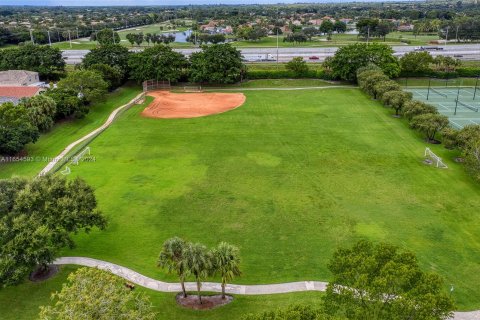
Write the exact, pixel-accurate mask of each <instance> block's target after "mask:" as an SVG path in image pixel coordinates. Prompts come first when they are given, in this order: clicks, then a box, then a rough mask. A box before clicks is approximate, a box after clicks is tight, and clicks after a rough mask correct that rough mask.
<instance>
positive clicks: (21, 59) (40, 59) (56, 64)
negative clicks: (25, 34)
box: [0, 44, 65, 80]
mask: <svg viewBox="0 0 480 320" xmlns="http://www.w3.org/2000/svg"><path fill="white" fill-rule="evenodd" d="M0 70H30V71H36V72H38V73H39V74H40V77H42V78H45V79H52V80H55V79H58V78H59V77H60V76H62V75H63V74H64V73H65V60H64V59H63V56H62V52H61V51H60V49H58V48H54V47H50V46H39V45H33V44H26V45H23V46H19V47H14V48H9V49H5V50H2V52H1V54H0Z"/></svg>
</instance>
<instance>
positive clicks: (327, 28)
mask: <svg viewBox="0 0 480 320" xmlns="http://www.w3.org/2000/svg"><path fill="white" fill-rule="evenodd" d="M333 27H334V26H333V22H332V21H330V20H323V21H322V24H321V25H320V32H322V33H323V34H330V33H332V31H333Z"/></svg>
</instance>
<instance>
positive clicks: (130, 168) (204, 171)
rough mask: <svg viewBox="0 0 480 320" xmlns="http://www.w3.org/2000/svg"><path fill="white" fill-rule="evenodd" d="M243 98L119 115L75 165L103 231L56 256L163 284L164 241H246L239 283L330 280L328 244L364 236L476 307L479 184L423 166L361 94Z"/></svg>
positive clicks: (404, 134) (453, 169) (411, 139)
mask: <svg viewBox="0 0 480 320" xmlns="http://www.w3.org/2000/svg"><path fill="white" fill-rule="evenodd" d="M245 94H246V96H247V102H246V103H245V105H244V106H242V107H240V108H238V109H236V110H233V111H230V112H227V113H224V114H220V115H214V116H209V117H204V118H196V119H176V120H157V119H145V118H141V117H140V116H139V113H140V112H141V110H142V108H141V107H135V108H134V109H131V110H129V111H128V112H126V113H125V114H124V115H122V117H121V118H120V119H119V120H118V122H116V123H115V124H113V126H112V127H110V128H109V129H108V130H107V131H105V132H104V133H103V134H102V135H101V136H100V137H98V138H97V139H96V140H94V141H93V143H92V144H91V147H92V152H93V155H94V156H95V157H96V162H95V163H82V164H81V165H80V166H79V167H75V168H73V174H72V177H75V176H77V175H79V176H81V177H83V178H85V179H86V180H87V181H88V182H89V183H91V184H92V185H93V186H94V187H95V188H96V192H97V196H98V200H99V206H100V208H101V209H102V210H103V211H104V212H105V214H107V215H108V216H109V219H110V225H109V227H108V229H107V230H106V231H103V232H97V231H95V232H93V233H91V234H90V235H87V236H85V235H83V234H82V235H79V236H78V237H77V239H76V240H77V244H78V246H77V248H76V249H75V250H71V251H70V250H69V251H64V252H63V254H64V255H78V256H89V257H94V258H99V259H104V260H107V261H111V262H115V263H119V264H121V265H125V266H128V267H130V268H133V269H135V270H136V271H138V272H141V273H143V274H145V275H149V276H153V277H157V278H159V279H167V280H174V279H175V278H172V277H169V276H167V275H165V274H163V273H162V272H160V271H159V270H158V269H157V268H156V267H155V264H156V258H157V255H158V251H159V249H160V246H161V243H162V242H163V241H164V240H165V239H167V238H168V237H171V236H174V235H178V236H181V237H185V238H186V239H188V240H191V241H200V242H203V243H205V244H207V245H210V246H213V245H215V244H217V243H218V242H220V241H228V242H231V243H234V244H237V245H238V246H239V247H240V248H241V252H242V257H243V265H242V269H243V271H244V276H243V277H242V278H240V279H238V280H237V282H239V283H275V282H284V281H295V280H308V279H310V280H313V279H316V280H328V279H329V273H328V271H327V268H326V264H327V262H328V259H330V257H331V255H332V252H333V250H334V249H335V247H337V246H338V245H347V244H351V243H352V242H354V241H356V240H358V239H361V238H369V239H373V240H384V241H390V242H393V243H396V244H399V245H401V246H403V247H405V248H407V249H410V250H413V251H414V252H415V253H416V254H417V256H418V258H419V260H420V262H421V264H422V265H423V266H424V268H426V269H427V270H434V271H437V272H439V273H441V274H442V275H443V276H444V277H445V278H446V279H447V282H448V283H449V284H450V283H452V284H454V286H455V291H454V293H453V294H454V296H455V298H456V299H457V300H458V302H459V306H460V308H473V307H475V306H476V307H478V305H477V304H476V303H477V301H478V298H479V292H478V290H477V287H476V285H475V283H478V280H480V279H479V276H478V273H476V272H475V269H476V268H478V262H477V261H478V256H479V248H480V244H479V236H478V234H479V230H480V226H479V223H478V220H479V219H478V218H479V210H478V208H479V207H480V200H479V189H478V187H477V186H476V185H475V184H474V183H473V182H472V181H471V180H470V179H469V178H468V176H467V175H466V174H465V173H464V170H463V168H462V167H461V166H460V165H457V164H455V163H453V162H452V161H449V156H450V155H451V154H450V153H449V152H447V151H445V150H444V149H443V148H442V147H441V146H434V147H433V150H434V151H435V152H437V153H438V154H439V155H440V156H442V157H444V158H445V159H447V160H446V161H447V162H448V165H449V167H450V168H449V169H448V170H440V169H435V168H433V167H429V166H426V165H424V164H423V163H422V159H423V157H422V156H423V150H424V148H425V146H426V144H425V143H424V142H423V141H422V139H421V138H420V137H419V136H418V135H416V134H415V133H414V132H413V131H411V130H410V129H408V127H407V126H406V125H405V124H404V123H403V122H402V121H401V120H398V119H395V118H392V117H391V116H390V111H389V110H387V109H385V108H383V107H381V106H380V105H379V104H378V103H377V102H374V101H372V100H370V99H369V98H367V97H366V96H365V95H363V94H362V93H361V92H360V91H359V90H356V89H329V90H307V91H301V92H289V91H286V92H279V91H261V92H245Z"/></svg>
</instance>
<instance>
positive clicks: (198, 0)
mask: <svg viewBox="0 0 480 320" xmlns="http://www.w3.org/2000/svg"><path fill="white" fill-rule="evenodd" d="M357 1H358V0H357ZM360 1H361V0H360ZM373 1H375V0H373ZM280 2H281V3H294V2H310V3H311V2H352V0H0V6H1V5H36V6H113V5H116V6H121V5H123V6H125V5H127V6H134V5H135V6H142V5H186V4H194V5H195V4H250V3H259V4H260V3H262V4H263V3H280Z"/></svg>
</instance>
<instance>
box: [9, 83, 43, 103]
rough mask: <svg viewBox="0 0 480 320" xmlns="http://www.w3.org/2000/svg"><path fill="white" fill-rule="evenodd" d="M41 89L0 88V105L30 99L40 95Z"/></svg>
mask: <svg viewBox="0 0 480 320" xmlns="http://www.w3.org/2000/svg"><path fill="white" fill-rule="evenodd" d="M42 90H43V89H42V88H40V87H2V86H0V103H2V102H8V101H10V102H13V103H16V102H18V100H20V99H21V98H31V97H33V96H36V95H37V94H39V93H40V91H42Z"/></svg>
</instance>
